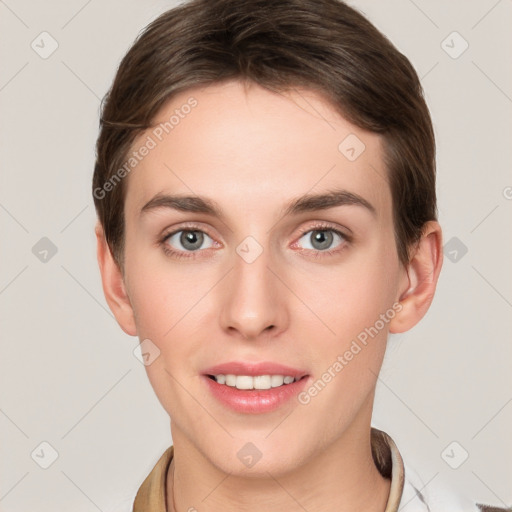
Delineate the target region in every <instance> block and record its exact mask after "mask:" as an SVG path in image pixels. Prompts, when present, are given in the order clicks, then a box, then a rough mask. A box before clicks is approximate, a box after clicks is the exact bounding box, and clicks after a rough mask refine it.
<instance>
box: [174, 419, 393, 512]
mask: <svg viewBox="0 0 512 512" xmlns="http://www.w3.org/2000/svg"><path fill="white" fill-rule="evenodd" d="M354 423H357V422H354ZM354 423H353V424H352V425H351V426H350V427H349V429H347V430H346V431H345V432H344V433H343V435H342V436H341V437H339V438H337V439H336V440H335V442H333V443H331V444H330V445H328V446H327V447H324V448H323V449H322V450H318V451H314V452H313V455H312V456H311V457H309V458H307V459H304V460H303V461H302V462H301V465H300V466H298V467H296V468H294V469H293V470H290V471H289V472H287V473H286V474H280V475H271V474H270V473H267V475H266V476H263V477H258V478H255V477H245V476H238V475H233V474H229V473H225V472H224V471H222V470H220V469H219V468H218V467H216V466H215V465H214V464H212V462H211V461H210V460H209V459H208V458H207V457H205V455H204V454H203V453H201V452H200V451H199V450H198V449H197V447H196V446H195V445H194V444H193V443H191V441H190V440H189V438H188V437H187V436H186V435H184V433H183V432H182V431H180V430H179V429H176V426H174V428H173V444H174V458H173V461H172V463H171V467H170V468H169V472H168V475H167V491H168V492H167V503H168V504H169V505H168V510H169V511H170V510H172V506H171V504H174V507H175V512H185V511H194V510H207V511H208V512H221V511H222V512H231V511H233V512H235V511H237V512H238V511H242V512H253V511H254V512H256V511H257V512H260V511H261V510H262V508H263V509H264V510H268V511H269V512H273V511H276V512H277V511H278V510H279V511H281V510H283V509H285V510H290V511H292V512H294V511H297V512H299V511H300V512H304V510H315V511H318V512H332V511H333V510H336V511H341V512H344V511H346V512H348V511H353V510H365V511H367V512H382V511H383V510H384V509H385V506H386V503H387V500H388V496H389V491H390V485H391V481H390V480H389V479H386V478H384V477H383V476H382V475H381V474H380V473H379V471H378V469H377V467H376V466H375V463H374V461H373V457H372V454H371V444H370V423H369V418H368V424H367V426H366V428H361V425H359V424H354Z"/></svg>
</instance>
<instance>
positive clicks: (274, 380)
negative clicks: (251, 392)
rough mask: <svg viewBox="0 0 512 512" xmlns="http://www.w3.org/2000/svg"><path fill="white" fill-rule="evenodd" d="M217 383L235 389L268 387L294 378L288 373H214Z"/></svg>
mask: <svg viewBox="0 0 512 512" xmlns="http://www.w3.org/2000/svg"><path fill="white" fill-rule="evenodd" d="M214 378H215V380H216V381H217V382H218V383H219V384H225V385H227V386H231V387H236V388H237V389H270V388H277V387H279V386H283V385H286V384H291V383H292V382H294V381H295V380H296V379H295V378H294V377H291V376H289V375H256V376H254V377H253V376H251V375H230V374H228V375H214ZM297 380H298V379H297Z"/></svg>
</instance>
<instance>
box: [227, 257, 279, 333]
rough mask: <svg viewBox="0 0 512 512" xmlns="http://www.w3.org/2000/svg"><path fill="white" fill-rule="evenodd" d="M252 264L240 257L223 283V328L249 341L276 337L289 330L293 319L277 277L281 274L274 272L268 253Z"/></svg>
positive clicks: (235, 260)
mask: <svg viewBox="0 0 512 512" xmlns="http://www.w3.org/2000/svg"><path fill="white" fill-rule="evenodd" d="M248 261H249V260H246V259H244V258H243V257H241V256H240V255H239V254H237V253H236V254H235V255H234V265H233V268H232V270H231V272H229V274H228V275H227V276H226V278H225V279H224V280H223V286H222V289H221V294H222V297H221V304H222V308H221V312H220V322H221V326H222V328H223V329H224V330H225V331H226V332H228V333H229V334H231V335H234V334H237V335H238V336H239V337H241V338H244V339H247V340H256V339H258V338H260V337H262V336H265V335H267V336H274V337H275V336H276V335H277V334H278V333H279V332H282V331H283V330H284V329H285V328H286V325H287V322H288V318H289V315H288V311H287V308H286V305H285V303H284V300H285V297H284V295H285V292H286V287H285V286H284V284H283V283H282V282H281V281H280V279H279V278H278V277H277V276H276V275H279V271H278V269H276V268H272V267H274V265H272V262H271V261H270V258H269V257H268V252H267V251H266V250H264V251H263V252H262V253H261V254H260V255H259V256H258V257H257V258H256V259H255V260H254V261H252V262H248ZM269 267H270V268H272V270H271V269H270V268H269Z"/></svg>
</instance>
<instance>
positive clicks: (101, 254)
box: [95, 221, 137, 336]
mask: <svg viewBox="0 0 512 512" xmlns="http://www.w3.org/2000/svg"><path fill="white" fill-rule="evenodd" d="M95 233H96V242H97V251H96V254H97V258H98V265H99V268H100V273H101V282H102V286H103V293H104V295H105V299H106V300H107V303H108V305H109V308H110V310H111V311H112V313H114V316H115V318H116V320H117V323H118V324H119V326H120V327H121V329H123V331H124V332H125V333H126V334H128V335H130V336H137V328H136V325H135V317H134V313H133V308H132V305H131V303H130V299H129V297H128V294H127V292H126V287H125V283H124V280H123V276H122V273H121V270H120V268H119V266H118V264H117V262H116V261H115V260H114V257H113V255H112V252H111V251H110V248H109V246H108V244H107V241H106V240H105V235H104V232H103V228H102V226H101V224H100V222H99V221H98V222H97V224H96V228H95Z"/></svg>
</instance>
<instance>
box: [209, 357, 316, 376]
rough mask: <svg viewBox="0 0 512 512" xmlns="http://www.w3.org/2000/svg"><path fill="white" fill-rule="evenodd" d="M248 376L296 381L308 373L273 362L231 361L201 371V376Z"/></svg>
mask: <svg viewBox="0 0 512 512" xmlns="http://www.w3.org/2000/svg"><path fill="white" fill-rule="evenodd" d="M219 374H223V375H228V374H231V375H250V376H252V377H254V376H256V375H289V376H290V377H293V378H295V379H296V380H299V379H301V378H302V377H305V376H306V375H308V372H307V371H305V370H302V369H298V368H292V367H291V366H286V365H283V364H280V363H274V362H269V361H265V362H259V363H254V362H242V361H232V362H228V363H221V364H217V365H215V366H211V367H210V368H207V369H206V370H204V371H203V375H206V376H209V375H210V376H213V375H219Z"/></svg>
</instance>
